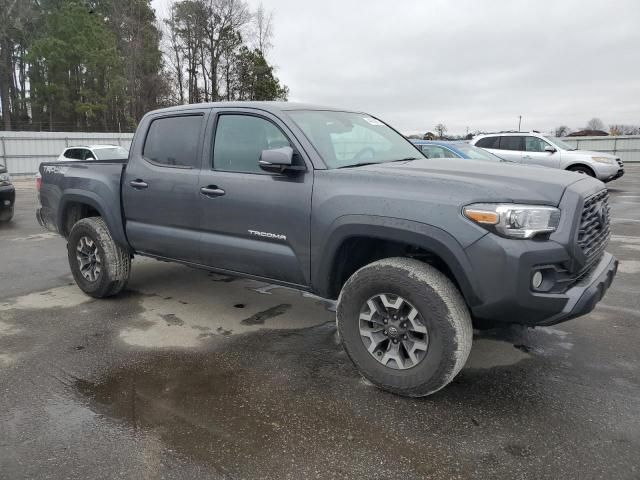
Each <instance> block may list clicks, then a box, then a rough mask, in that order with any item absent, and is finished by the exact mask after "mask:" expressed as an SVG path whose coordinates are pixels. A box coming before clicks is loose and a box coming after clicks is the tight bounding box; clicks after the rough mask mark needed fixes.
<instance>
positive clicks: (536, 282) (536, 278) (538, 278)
mask: <svg viewBox="0 0 640 480" xmlns="http://www.w3.org/2000/svg"><path fill="white" fill-rule="evenodd" d="M531 285H533V288H535V289H538V288H540V285H542V272H540V271H537V272H536V273H534V274H533V278H532V279H531Z"/></svg>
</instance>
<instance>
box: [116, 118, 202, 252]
mask: <svg viewBox="0 0 640 480" xmlns="http://www.w3.org/2000/svg"><path fill="white" fill-rule="evenodd" d="M208 113H209V112H208V110H206V109H203V110H188V111H185V112H178V113H171V114H167V113H165V114H159V115H155V116H151V117H145V120H144V121H143V124H142V125H141V126H140V127H139V128H140V131H141V132H146V136H145V137H144V138H138V137H137V136H136V140H135V145H133V146H132V148H131V157H130V159H129V162H128V165H127V168H126V170H125V175H124V178H123V182H122V198H123V206H124V215H125V218H126V232H127V237H128V239H129V243H130V244H131V245H132V246H133V248H134V249H135V250H136V251H139V252H143V253H147V254H152V255H156V256H161V257H165V258H169V259H174V260H182V261H187V262H193V263H199V261H200V258H199V254H198V250H199V246H200V233H199V229H198V227H199V221H200V219H199V211H198V201H199V189H198V177H199V174H200V165H201V162H202V143H203V140H202V139H203V135H204V130H205V126H206V121H207V118H208Z"/></svg>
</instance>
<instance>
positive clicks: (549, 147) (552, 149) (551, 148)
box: [544, 145, 557, 153]
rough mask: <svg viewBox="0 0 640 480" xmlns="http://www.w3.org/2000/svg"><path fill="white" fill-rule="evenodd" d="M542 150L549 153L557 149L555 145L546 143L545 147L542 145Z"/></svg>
mask: <svg viewBox="0 0 640 480" xmlns="http://www.w3.org/2000/svg"><path fill="white" fill-rule="evenodd" d="M544 151H545V152H549V153H556V152H557V150H556V148H555V147H552V146H551V145H547V146H546V147H544Z"/></svg>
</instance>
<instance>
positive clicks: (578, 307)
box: [539, 252, 618, 325]
mask: <svg viewBox="0 0 640 480" xmlns="http://www.w3.org/2000/svg"><path fill="white" fill-rule="evenodd" d="M617 271H618V260H617V259H616V258H615V257H614V256H613V255H611V254H610V253H607V252H605V253H604V255H603V256H602V259H601V260H600V262H599V263H598V265H597V266H596V267H595V268H594V270H593V271H592V272H591V274H590V275H589V276H588V277H587V278H585V279H584V281H583V280H581V281H580V282H578V284H577V285H576V286H575V287H573V288H570V289H569V290H568V291H567V292H566V293H565V295H566V296H567V297H568V301H567V304H566V305H565V306H564V308H563V309H562V311H561V312H558V313H557V314H556V315H554V316H552V317H550V318H548V319H546V320H545V321H544V322H541V323H539V325H553V324H555V323H560V322H564V321H566V320H571V319H572V318H576V317H581V316H582V315H586V314H587V313H589V312H590V311H591V310H593V309H594V308H595V306H596V305H597V303H598V302H599V301H600V300H602V298H603V297H604V294H605V293H606V291H607V290H608V289H609V287H610V286H611V282H613V278H614V277H615V276H616V272H617Z"/></svg>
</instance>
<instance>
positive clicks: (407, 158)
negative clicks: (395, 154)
mask: <svg viewBox="0 0 640 480" xmlns="http://www.w3.org/2000/svg"><path fill="white" fill-rule="evenodd" d="M423 158H424V157H423ZM411 160H420V157H406V158H398V159H397V160H389V161H388V162H384V163H391V162H409V161H411Z"/></svg>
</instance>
